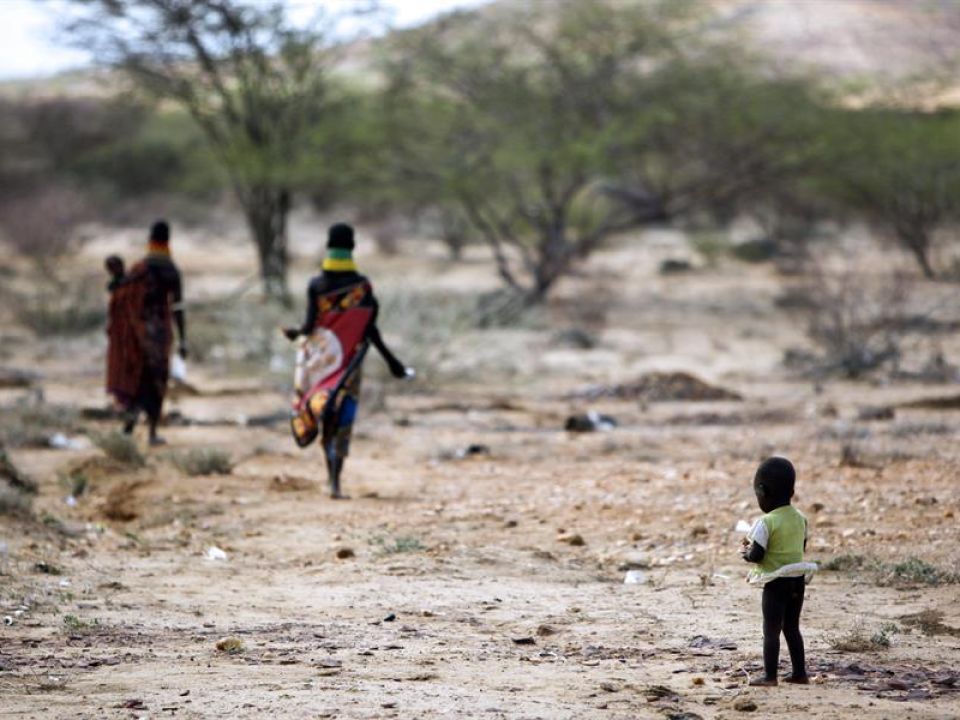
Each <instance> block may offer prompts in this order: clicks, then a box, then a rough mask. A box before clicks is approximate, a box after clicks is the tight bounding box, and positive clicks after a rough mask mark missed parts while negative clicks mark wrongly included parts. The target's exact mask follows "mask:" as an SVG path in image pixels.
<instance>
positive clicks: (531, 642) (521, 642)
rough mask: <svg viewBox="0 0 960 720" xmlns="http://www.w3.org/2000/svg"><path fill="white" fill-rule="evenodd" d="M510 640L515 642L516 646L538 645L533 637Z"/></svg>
mask: <svg viewBox="0 0 960 720" xmlns="http://www.w3.org/2000/svg"><path fill="white" fill-rule="evenodd" d="M510 639H511V640H513V644H514V645H536V644H537V641H536V640H534V639H533V638H532V637H515V638H510Z"/></svg>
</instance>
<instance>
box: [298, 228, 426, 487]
mask: <svg viewBox="0 0 960 720" xmlns="http://www.w3.org/2000/svg"><path fill="white" fill-rule="evenodd" d="M353 248H354V240H353V228H352V227H350V226H349V225H346V224H343V223H338V224H336V225H333V226H332V227H331V228H330V231H329V237H328V241H327V254H326V257H325V258H324V260H323V272H322V273H320V274H319V275H317V276H316V277H314V278H313V279H312V280H311V281H310V285H309V287H308V289H307V317H306V319H305V320H304V322H303V325H302V326H301V327H299V328H286V329H285V330H284V334H285V335H286V336H287V338H288V339H289V340H291V341H292V340H296V339H298V338H301V337H302V338H303V339H302V340H301V341H300V348H299V351H298V353H297V372H296V376H295V382H294V385H295V389H296V393H297V396H296V399H295V401H294V412H293V416H292V418H291V429H292V431H293V437H294V439H295V440H296V441H297V444H298V445H299V446H300V447H306V446H307V445H309V444H310V443H312V442H313V441H314V440H315V439H316V438H317V437H318V436H319V437H320V442H321V444H322V446H323V451H324V456H325V458H326V462H327V477H328V480H329V483H330V497H332V498H335V499H339V498H345V497H346V496H345V495H344V494H343V493H342V492H341V487H340V475H341V472H342V471H343V463H344V460H345V459H346V457H347V454H348V453H349V451H350V434H351V431H352V430H353V421H354V419H355V418H356V416H357V409H358V404H359V401H360V381H361V376H362V370H363V360H364V357H365V355H366V352H367V349H368V348H369V346H370V345H371V344H373V346H374V347H376V348H377V350H379V351H380V354H381V355H382V356H383V359H384V360H386V362H387V366H388V367H389V368H390V372H391V374H392V375H393V376H394V377H396V378H403V377H412V376H413V370H412V369H409V368H407V367H406V366H405V365H404V364H403V363H402V362H400V361H399V360H398V359H397V358H396V357H395V356H394V355H393V353H391V352H390V350H389V349H388V348H387V346H386V345H385V344H384V342H383V338H381V337H380V331H379V330H378V329H377V311H378V305H377V300H376V298H375V297H374V295H373V286H372V285H371V284H370V281H369V280H367V278H365V277H364V276H363V275H361V274H360V273H358V272H357V265H356V263H355V262H354V260H353Z"/></svg>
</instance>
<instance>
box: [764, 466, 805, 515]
mask: <svg viewBox="0 0 960 720" xmlns="http://www.w3.org/2000/svg"><path fill="white" fill-rule="evenodd" d="M796 480H797V473H796V471H795V470H794V469H793V464H792V463H791V462H790V461H789V460H787V459H786V458H784V457H770V458H767V459H766V460H764V461H763V462H762V463H760V467H758V468H757V474H756V475H754V476H753V491H754V492H755V493H756V494H757V503H758V504H759V505H760V509H761V510H763V511H764V512H770V511H771V510H774V509H776V508H778V507H781V506H782V505H789V504H790V498H792V497H793V486H794V483H796Z"/></svg>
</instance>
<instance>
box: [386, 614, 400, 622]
mask: <svg viewBox="0 0 960 720" xmlns="http://www.w3.org/2000/svg"><path fill="white" fill-rule="evenodd" d="M396 619H397V615H396V613H390V614H389V615H387V616H386V617H385V618H384V619H383V621H384V622H393V621H394V620H396Z"/></svg>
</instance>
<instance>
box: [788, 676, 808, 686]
mask: <svg viewBox="0 0 960 720" xmlns="http://www.w3.org/2000/svg"><path fill="white" fill-rule="evenodd" d="M783 681H784V682H785V683H792V684H793V685H809V684H810V677H809V676H807V675H787V676H785V677H784V678H783Z"/></svg>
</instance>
